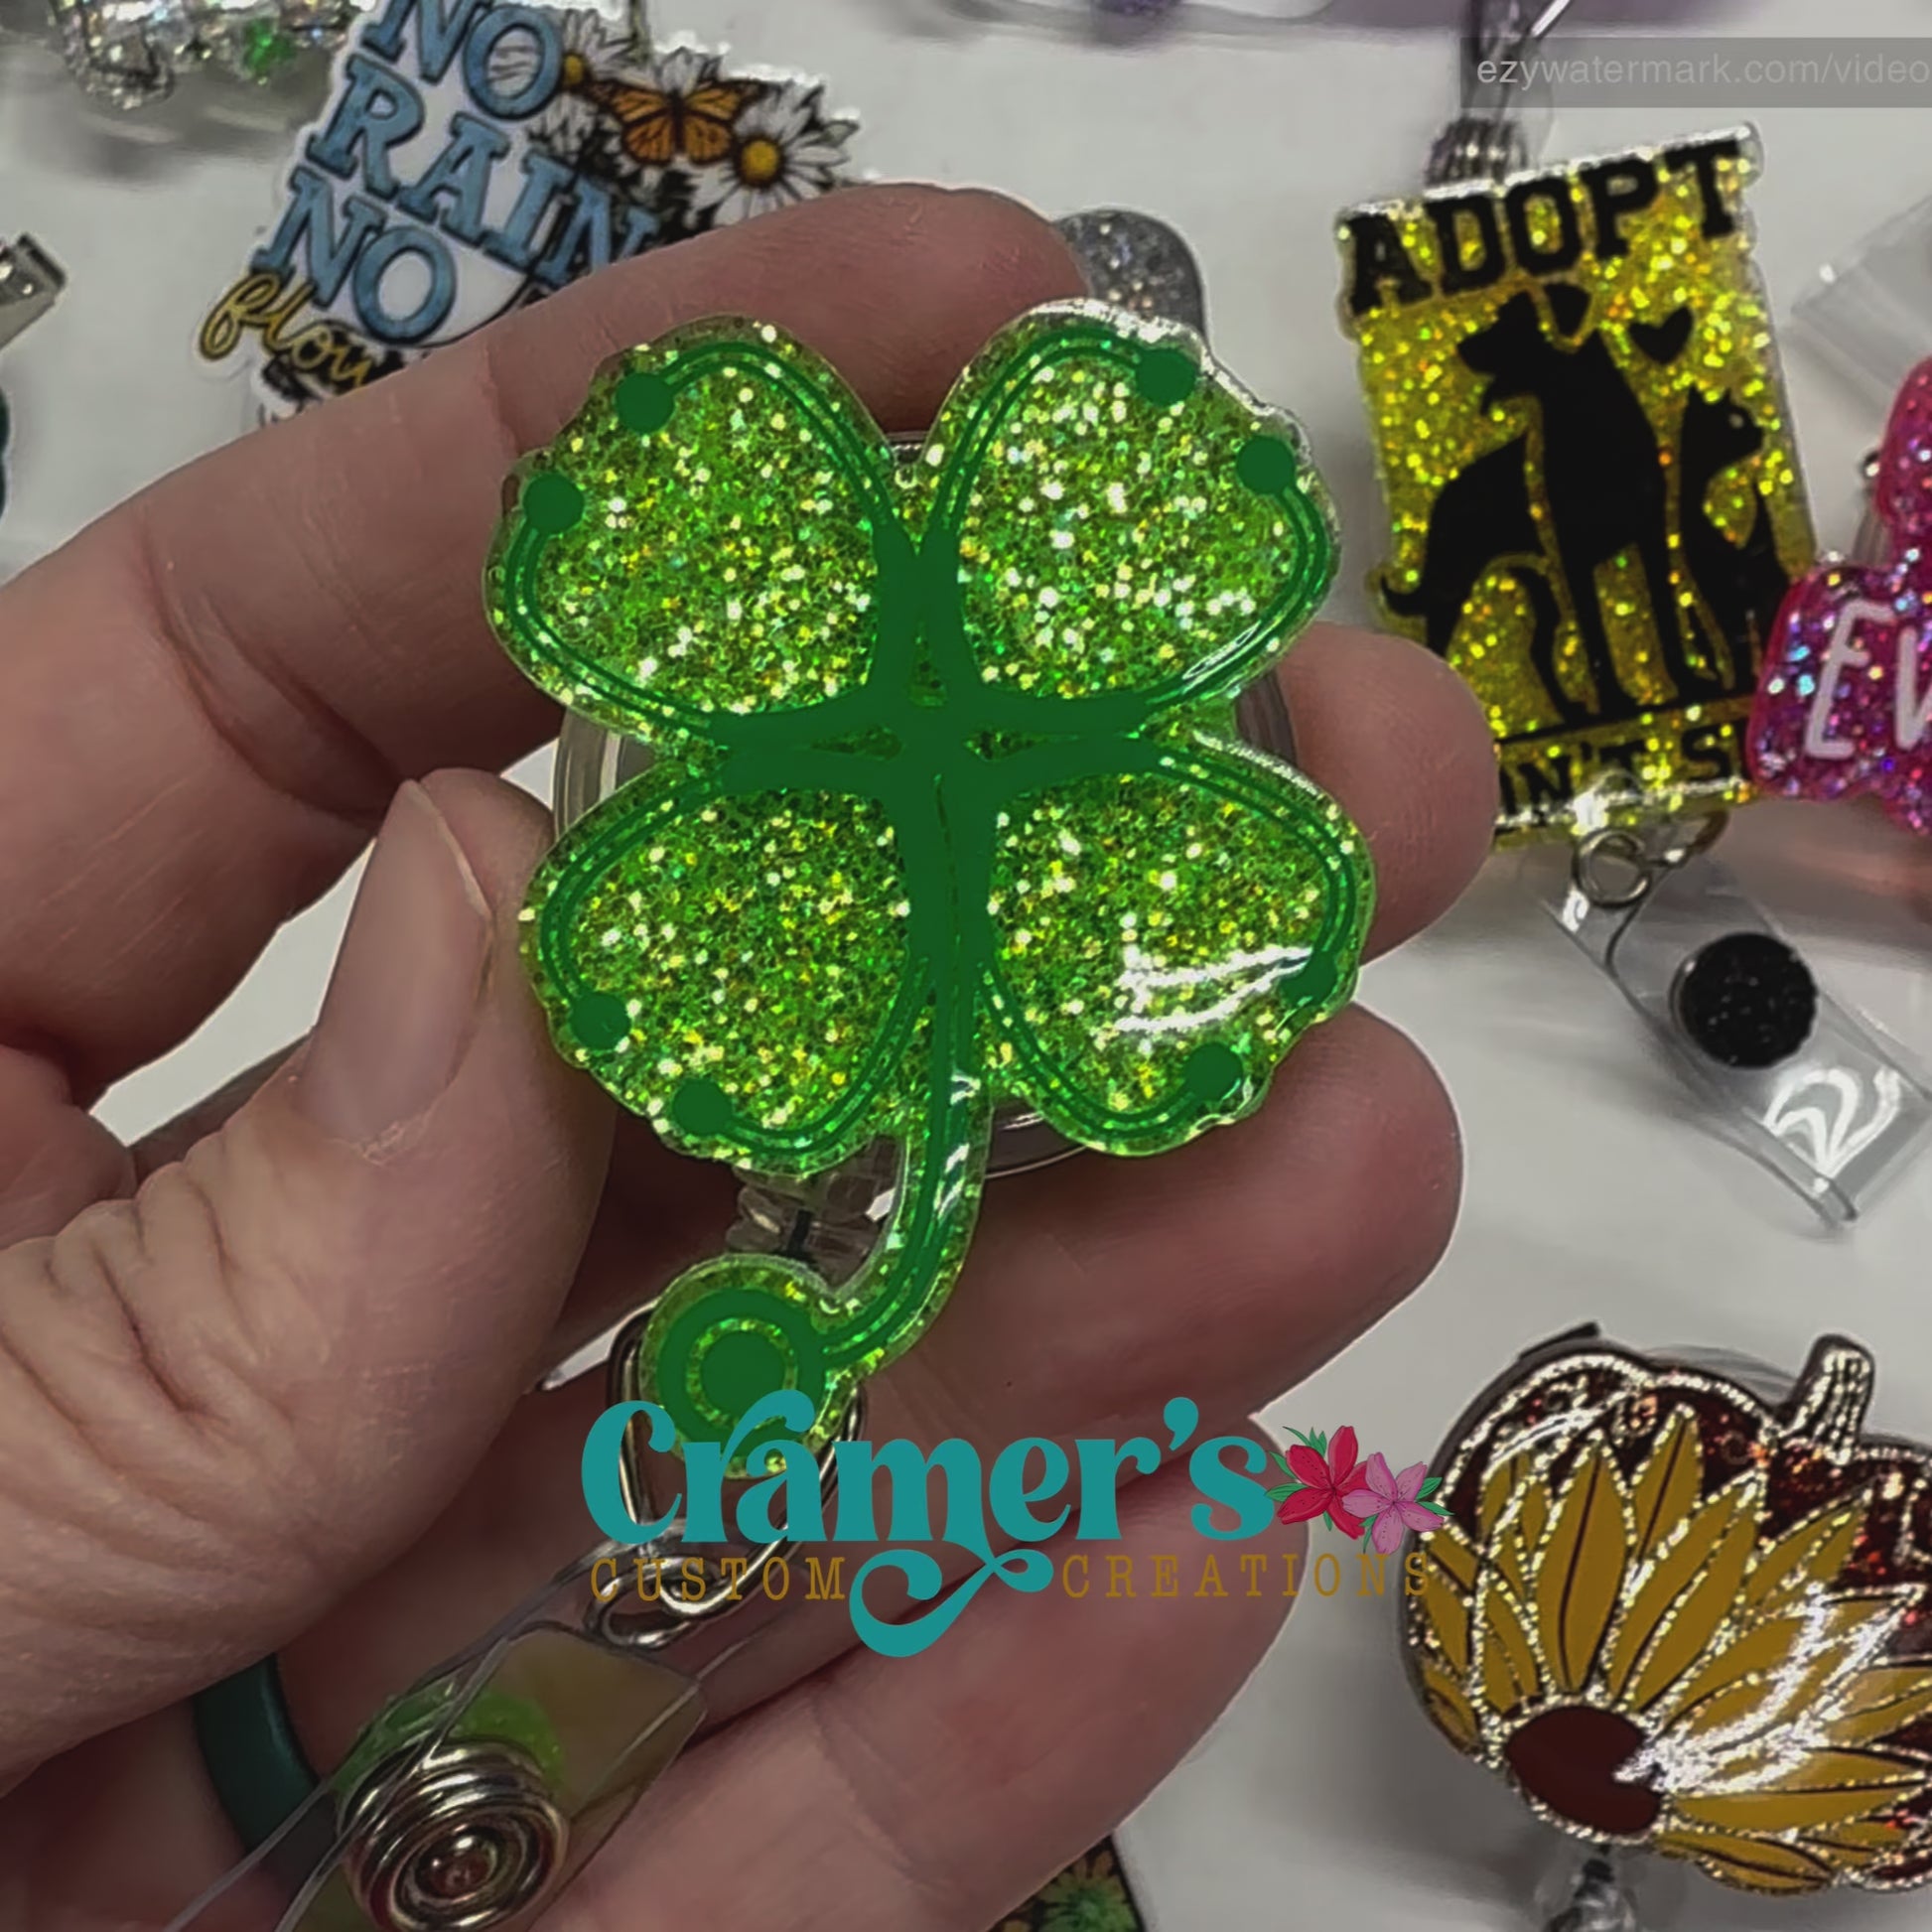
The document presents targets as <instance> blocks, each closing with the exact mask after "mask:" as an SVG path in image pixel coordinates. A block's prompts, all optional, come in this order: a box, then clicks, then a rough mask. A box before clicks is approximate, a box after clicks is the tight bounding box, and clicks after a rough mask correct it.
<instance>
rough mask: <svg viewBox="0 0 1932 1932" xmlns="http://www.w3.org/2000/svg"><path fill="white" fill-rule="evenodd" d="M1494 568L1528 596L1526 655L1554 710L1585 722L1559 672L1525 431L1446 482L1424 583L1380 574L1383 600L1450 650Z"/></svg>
mask: <svg viewBox="0 0 1932 1932" xmlns="http://www.w3.org/2000/svg"><path fill="white" fill-rule="evenodd" d="M1498 567H1500V568H1501V570H1502V574H1504V575H1505V576H1507V577H1509V578H1511V579H1513V580H1514V581H1515V582H1516V583H1517V584H1518V585H1519V586H1520V587H1521V588H1522V590H1523V591H1524V592H1525V594H1526V595H1527V596H1528V598H1529V600H1530V608H1531V615H1532V619H1533V625H1532V636H1531V639H1530V646H1529V657H1530V662H1531V664H1532V665H1533V666H1534V667H1535V670H1536V674H1537V676H1538V677H1539V678H1540V679H1541V680H1542V681H1543V685H1544V688H1545V689H1546V690H1547V691H1548V693H1549V695H1550V698H1551V700H1552V702H1553V703H1554V704H1555V705H1556V708H1557V711H1558V713H1559V715H1560V716H1561V717H1562V719H1563V721H1564V722H1565V723H1566V724H1572V725H1575V724H1582V723H1585V722H1587V720H1588V719H1589V718H1590V717H1591V716H1593V714H1592V713H1591V711H1590V709H1589V707H1588V706H1587V705H1583V704H1579V703H1578V702H1577V701H1576V700H1574V699H1573V698H1571V697H1570V695H1569V694H1568V693H1567V692H1566V691H1565V690H1564V688H1563V681H1562V679H1561V678H1560V677H1559V676H1558V675H1557V639H1558V635H1559V632H1560V630H1561V628H1562V623H1563V612H1562V610H1561V608H1560V607H1559V605H1558V603H1557V599H1556V593H1555V592H1554V591H1553V590H1552V589H1551V588H1550V581H1549V576H1548V573H1547V570H1546V568H1545V559H1544V554H1543V536H1542V533H1541V531H1539V530H1538V529H1537V527H1536V516H1535V513H1534V511H1533V510H1532V509H1531V507H1530V484H1529V438H1528V436H1527V435H1524V436H1519V437H1516V438H1515V439H1514V440H1513V441H1511V442H1508V443H1505V444H1504V445H1503V446H1502V447H1501V448H1500V449H1497V450H1491V451H1490V452H1489V453H1488V454H1487V455H1486V456H1479V457H1477V458H1476V460H1475V461H1474V462H1473V463H1471V464H1470V465H1469V466H1468V468H1467V469H1465V470H1461V471H1458V472H1457V473H1456V474H1455V475H1454V476H1453V477H1451V478H1450V479H1449V482H1448V483H1445V484H1444V485H1443V487H1442V490H1441V492H1440V493H1439V494H1438V495H1437V498H1436V502H1435V505H1434V507H1433V508H1432V509H1431V510H1430V513H1429V544H1428V548H1427V550H1426V551H1425V552H1424V555H1423V570H1422V582H1421V583H1420V584H1419V585H1418V586H1417V587H1416V588H1415V589H1414V590H1413V591H1399V590H1396V589H1394V588H1393V587H1392V586H1391V585H1390V584H1389V582H1388V580H1387V579H1386V578H1384V580H1383V583H1382V602H1383V603H1384V604H1385V605H1386V606H1387V607H1388V609H1389V610H1390V611H1392V612H1393V613H1394V614H1395V615H1396V616H1397V617H1399V618H1408V619H1410V620H1411V621H1418V620H1419V621H1421V623H1422V625H1423V634H1424V638H1425V640H1426V641H1427V643H1428V645H1429V648H1430V649H1431V650H1433V651H1434V652H1435V653H1436V654H1437V656H1439V657H1447V656H1448V655H1449V645H1450V643H1451V642H1452V641H1453V639H1454V636H1455V626H1456V625H1457V624H1458V623H1459V622H1460V621H1462V617H1463V614H1464V612H1465V611H1466V610H1467V608H1468V603H1469V599H1470V598H1471V597H1472V596H1473V595H1474V593H1475V588H1476V585H1477V584H1478V583H1479V582H1480V581H1481V580H1482V578H1483V577H1484V576H1485V575H1487V574H1488V573H1489V572H1490V571H1491V570H1495V569H1497V568H1498Z"/></svg>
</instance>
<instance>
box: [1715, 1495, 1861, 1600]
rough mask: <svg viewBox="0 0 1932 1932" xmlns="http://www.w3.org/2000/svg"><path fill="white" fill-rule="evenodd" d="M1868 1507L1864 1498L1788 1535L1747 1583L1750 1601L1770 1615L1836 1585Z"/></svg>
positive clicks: (1746, 1594)
mask: <svg viewBox="0 0 1932 1932" xmlns="http://www.w3.org/2000/svg"><path fill="white" fill-rule="evenodd" d="M1865 1506H1866V1505H1865V1499H1864V1498H1863V1496H1861V1497H1860V1498H1859V1499H1858V1500H1857V1501H1856V1502H1854V1503H1852V1504H1851V1505H1849V1506H1840V1507H1836V1508H1833V1509H1828V1510H1821V1511H1820V1512H1819V1514H1818V1515H1816V1516H1813V1517H1810V1518H1808V1519H1807V1520H1806V1521H1804V1522H1802V1523H1799V1524H1796V1525H1795V1526H1794V1527H1793V1528H1791V1529H1789V1530H1787V1531H1786V1532H1785V1533H1784V1535H1783V1536H1781V1537H1780V1538H1779V1539H1778V1540H1777V1542H1776V1543H1774V1544H1773V1545H1772V1546H1771V1547H1770V1549H1768V1550H1767V1551H1765V1553H1764V1554H1763V1555H1762V1556H1761V1557H1759V1558H1758V1560H1757V1562H1756V1563H1755V1565H1753V1566H1752V1569H1751V1574H1750V1575H1749V1577H1747V1578H1746V1579H1745V1580H1744V1588H1743V1600H1744V1602H1746V1603H1747V1604H1749V1605H1751V1606H1752V1607H1753V1608H1757V1609H1762V1610H1764V1611H1766V1612H1767V1613H1768V1612H1770V1611H1773V1610H1776V1609H1780V1608H1782V1607H1783V1606H1784V1604H1785V1603H1786V1602H1787V1601H1788V1600H1789V1599H1790V1598H1791V1597H1793V1596H1796V1595H1798V1594H1799V1593H1801V1592H1802V1591H1804V1590H1806V1589H1808V1588H1810V1587H1813V1586H1815V1585H1816V1586H1823V1585H1826V1584H1829V1583H1831V1582H1833V1581H1834V1580H1835V1579H1836V1578H1837V1576H1838V1573H1839V1572H1840V1571H1841V1570H1843V1569H1844V1568H1845V1559H1846V1558H1847V1557H1848V1556H1850V1555H1851V1554H1852V1545H1853V1544H1854V1543H1855V1542H1856V1541H1857V1540H1858V1535H1859V1530H1860V1527H1861V1526H1862V1525H1863V1522H1864V1513H1865Z"/></svg>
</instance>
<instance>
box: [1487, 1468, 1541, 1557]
mask: <svg viewBox="0 0 1932 1932" xmlns="http://www.w3.org/2000/svg"><path fill="white" fill-rule="evenodd" d="M1532 1466H1533V1465H1532V1463H1531V1461H1530V1458H1529V1457H1528V1456H1527V1455H1511V1456H1508V1457H1505V1459H1504V1460H1502V1461H1501V1462H1498V1463H1497V1464H1496V1466H1495V1467H1494V1468H1493V1469H1491V1470H1490V1471H1489V1474H1488V1476H1487V1478H1486V1479H1485V1480H1484V1482H1483V1485H1482V1500H1481V1502H1480V1503H1478V1504H1477V1506H1476V1528H1477V1530H1478V1531H1479V1532H1480V1533H1481V1535H1482V1537H1483V1539H1484V1541H1485V1542H1486V1541H1487V1540H1488V1537H1489V1535H1490V1532H1491V1531H1493V1530H1494V1529H1495V1527H1496V1525H1497V1524H1498V1523H1499V1522H1500V1521H1501V1520H1502V1514H1503V1511H1504V1510H1505V1509H1506V1508H1508V1506H1509V1503H1510V1500H1511V1498H1512V1497H1514V1495H1515V1494H1516V1491H1517V1488H1518V1486H1519V1485H1520V1484H1522V1483H1524V1482H1526V1481H1528V1480H1529V1478H1530V1472H1531V1469H1532Z"/></svg>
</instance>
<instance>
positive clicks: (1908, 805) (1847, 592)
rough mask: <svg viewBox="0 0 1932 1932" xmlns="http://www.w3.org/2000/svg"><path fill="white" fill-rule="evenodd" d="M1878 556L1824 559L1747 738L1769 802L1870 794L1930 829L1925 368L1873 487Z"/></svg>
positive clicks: (1791, 613)
mask: <svg viewBox="0 0 1932 1932" xmlns="http://www.w3.org/2000/svg"><path fill="white" fill-rule="evenodd" d="M1873 510H1874V513H1875V515H1876V519H1877V522H1878V524H1879V526H1880V527H1881V529H1882V530H1883V532H1884V538H1885V542H1884V552H1885V554H1884V557H1883V559H1882V560H1881V561H1878V562H1872V563H1854V562H1848V561H1846V560H1844V559H1842V558H1836V557H1828V558H1826V559H1825V560H1824V561H1823V562H1821V563H1820V564H1819V565H1818V566H1817V568H1816V569H1814V570H1812V571H1810V572H1808V573H1807V574H1806V575H1805V576H1804V577H1802V578H1800V579H1799V581H1798V582H1797V583H1796V584H1794V585H1793V586H1792V588H1791V592H1790V595H1789V596H1788V597H1787V598H1786V599H1785V602H1784V606H1783V608H1782V609H1781V610H1780V612H1779V613H1778V620H1777V623H1776V626H1775V628H1774V629H1773V631H1772V635H1771V639H1770V645H1769V648H1768V650H1767V651H1766V653H1765V662H1764V675H1763V679H1762V681H1761V683H1760V684H1759V686H1758V692H1757V700H1756V702H1755V704H1754V705H1753V706H1752V709H1751V719H1750V728H1749V734H1748V739H1747V746H1748V752H1749V757H1750V764H1751V775H1752V776H1753V777H1754V778H1755V779H1756V781H1757V783H1758V785H1759V786H1760V787H1761V788H1762V789H1763V790H1765V791H1767V792H1775V793H1781V794H1783V795H1784V796H1787V797H1792V798H1812V799H1821V800H1831V799H1839V798H1853V797H1859V796H1863V795H1869V796H1871V797H1874V798H1876V799H1877V800H1878V801H1879V803H1880V804H1881V805H1883V807H1884V809H1885V811H1886V812H1887V813H1888V814H1889V815H1890V816H1891V817H1892V818H1894V819H1895V820H1897V821H1898V823H1900V824H1901V825H1904V826H1906V827H1908V828H1909V829H1910V830H1912V831H1914V832H1920V833H1924V832H1932V737H1929V736H1928V731H1929V730H1932V553H1928V542H1929V541H1932V358H1928V359H1927V360H1925V361H1923V362H1921V363H1919V365H1918V366H1917V367H1916V368H1915V369H1913V370H1912V372H1911V374H1910V375H1908V376H1907V377H1906V378H1905V382H1904V386H1903V387H1902V388H1901V389H1900V390H1899V392H1898V399H1897V401H1896V402H1895V403H1894V404H1893V405H1892V412H1891V419H1890V421H1889V422H1888V423H1887V425H1886V428H1885V440H1884V445H1883V448H1882V449H1881V451H1880V453H1879V457H1878V464H1877V471H1876V475H1875V477H1874V479H1873Z"/></svg>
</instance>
